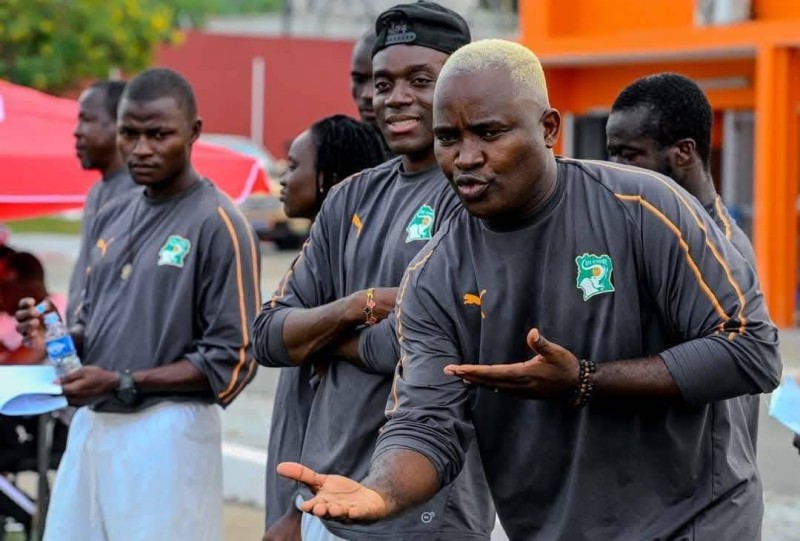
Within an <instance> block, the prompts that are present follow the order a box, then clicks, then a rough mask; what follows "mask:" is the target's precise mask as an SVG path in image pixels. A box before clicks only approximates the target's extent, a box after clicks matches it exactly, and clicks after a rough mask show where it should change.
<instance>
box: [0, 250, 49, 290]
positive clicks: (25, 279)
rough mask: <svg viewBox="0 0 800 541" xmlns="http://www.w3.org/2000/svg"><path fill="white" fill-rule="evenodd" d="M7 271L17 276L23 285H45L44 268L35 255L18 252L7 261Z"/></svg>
mask: <svg viewBox="0 0 800 541" xmlns="http://www.w3.org/2000/svg"><path fill="white" fill-rule="evenodd" d="M6 269H7V270H9V271H12V272H14V273H15V274H16V275H17V280H18V281H19V282H21V283H31V282H37V283H42V284H43V283H44V267H43V266H42V262H41V261H39V258H37V257H36V256H35V255H33V254H31V253H28V252H16V253H14V254H12V255H11V256H10V257H9V258H8V260H7V261H6Z"/></svg>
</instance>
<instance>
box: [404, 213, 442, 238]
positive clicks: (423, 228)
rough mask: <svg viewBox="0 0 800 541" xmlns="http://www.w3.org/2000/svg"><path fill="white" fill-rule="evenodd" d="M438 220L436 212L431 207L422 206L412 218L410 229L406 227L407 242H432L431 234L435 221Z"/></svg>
mask: <svg viewBox="0 0 800 541" xmlns="http://www.w3.org/2000/svg"><path fill="white" fill-rule="evenodd" d="M435 218H436V212H435V211H434V210H433V208H432V207H431V206H430V205H422V206H421V207H419V210H417V213H416V214H414V217H413V218H411V222H409V224H408V227H406V233H408V236H406V242H413V241H415V240H431V232H432V231H433V221H434V219H435Z"/></svg>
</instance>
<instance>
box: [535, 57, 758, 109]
mask: <svg viewBox="0 0 800 541" xmlns="http://www.w3.org/2000/svg"><path fill="white" fill-rule="evenodd" d="M662 71H674V72H678V73H682V74H684V75H686V76H687V77H691V78H693V79H695V80H700V81H701V82H702V81H703V80H707V81H710V82H713V80H716V79H719V80H723V82H724V80H725V79H730V78H732V77H743V78H744V79H745V80H746V81H747V86H746V87H744V88H730V89H721V88H720V89H713V88H710V89H708V90H707V91H706V94H707V95H708V98H709V101H710V102H711V104H712V106H713V107H714V108H715V109H739V108H742V109H743V108H752V107H753V103H754V99H755V98H754V85H753V81H754V78H755V62H754V61H753V60H752V59H751V60H729V61H716V62H697V63H685V62H662V63H646V64H626V65H617V66H586V67H571V68H566V67H563V68H562V67H550V68H546V69H545V72H546V75H547V84H548V88H549V94H550V102H551V104H552V105H553V106H554V107H556V108H557V109H559V110H563V111H569V112H571V113H574V114H579V115H580V114H586V113H590V112H593V111H597V110H607V109H609V108H610V107H611V104H612V103H613V102H614V99H615V98H616V97H617V95H618V94H619V93H620V92H621V91H622V89H623V88H625V87H626V86H627V85H628V84H630V83H632V82H633V81H635V80H636V79H638V78H640V77H643V76H645V75H649V74H652V73H658V72H662Z"/></svg>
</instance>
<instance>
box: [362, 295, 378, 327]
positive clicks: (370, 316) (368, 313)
mask: <svg viewBox="0 0 800 541" xmlns="http://www.w3.org/2000/svg"><path fill="white" fill-rule="evenodd" d="M375 306H376V304H375V288H374V287H371V288H369V289H367V305H366V306H365V307H364V316H365V317H366V321H365V323H366V324H367V325H368V326H370V327H371V326H372V325H375V324H376V323H377V322H378V318H376V317H375V314H374V312H373V310H374V309H375Z"/></svg>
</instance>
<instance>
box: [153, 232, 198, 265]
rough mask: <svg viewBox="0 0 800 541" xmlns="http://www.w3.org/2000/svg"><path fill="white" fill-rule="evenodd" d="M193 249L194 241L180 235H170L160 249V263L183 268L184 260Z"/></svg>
mask: <svg viewBox="0 0 800 541" xmlns="http://www.w3.org/2000/svg"><path fill="white" fill-rule="evenodd" d="M191 249H192V243H191V242H189V239H185V238H183V237H181V236H180V235H170V236H169V238H168V239H167V242H165V243H164V246H162V247H161V249H160V250H159V251H158V264H159V265H170V266H171V267H178V268H183V262H184V260H185V259H186V256H187V255H189V250H191Z"/></svg>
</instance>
